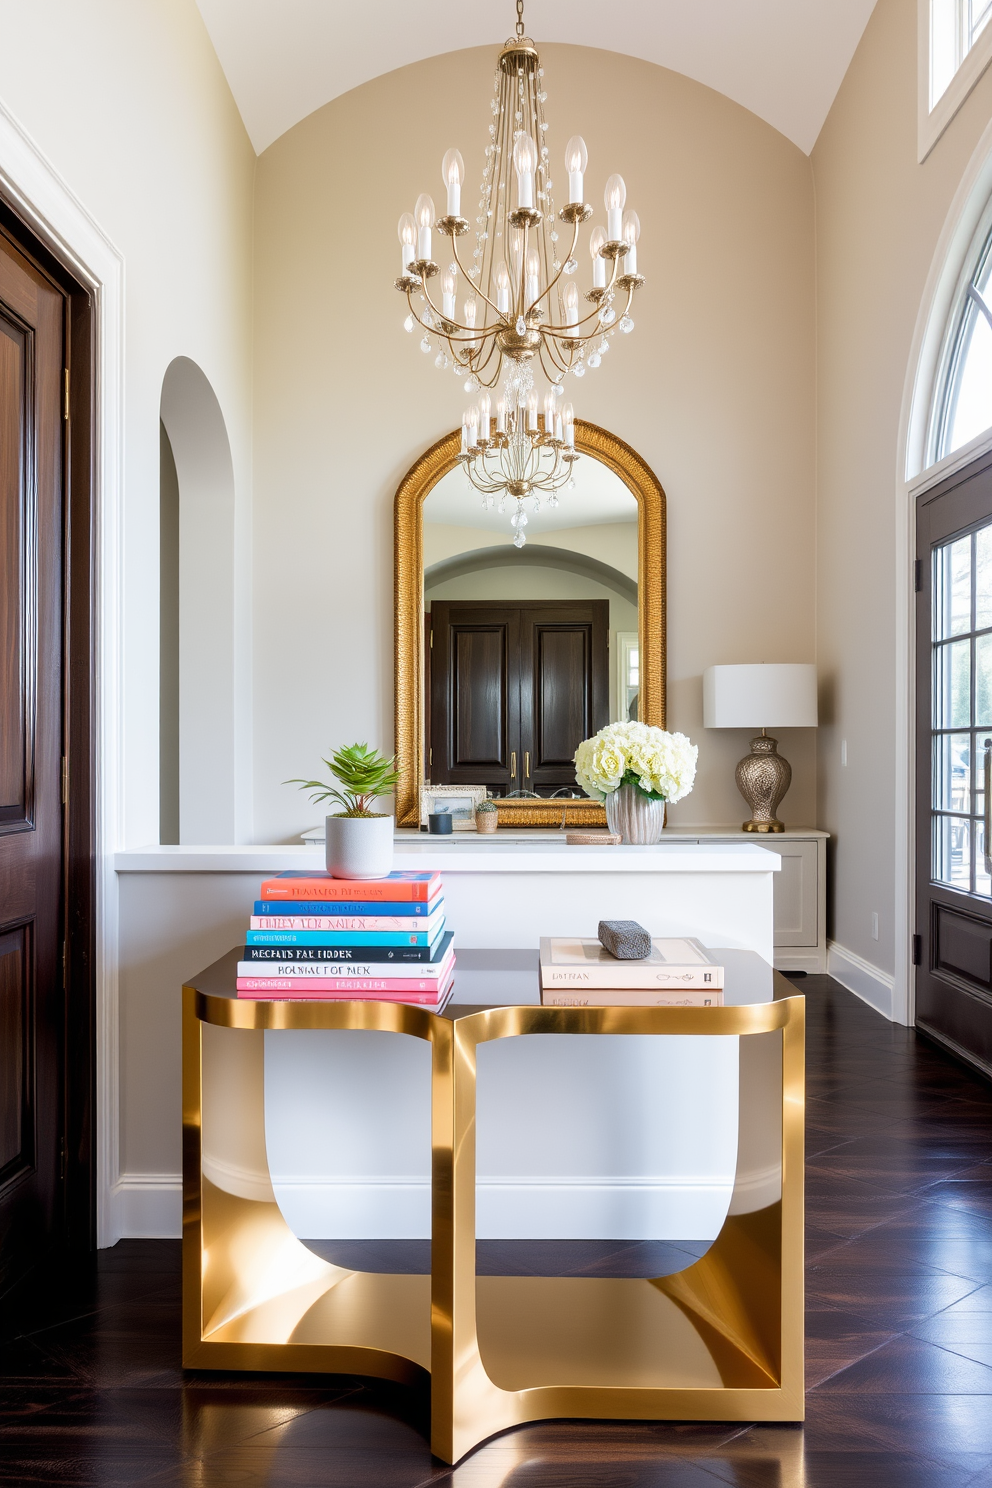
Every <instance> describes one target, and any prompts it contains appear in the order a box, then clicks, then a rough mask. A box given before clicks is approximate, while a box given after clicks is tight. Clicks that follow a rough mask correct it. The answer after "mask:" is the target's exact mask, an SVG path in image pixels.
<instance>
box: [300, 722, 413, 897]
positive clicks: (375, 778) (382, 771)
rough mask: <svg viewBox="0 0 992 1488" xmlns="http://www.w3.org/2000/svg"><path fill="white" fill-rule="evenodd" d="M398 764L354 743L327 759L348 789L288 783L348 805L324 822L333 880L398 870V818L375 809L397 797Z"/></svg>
mask: <svg viewBox="0 0 992 1488" xmlns="http://www.w3.org/2000/svg"><path fill="white" fill-rule="evenodd" d="M394 762H395V761H394V760H393V759H386V758H385V756H384V755H381V754H379V753H378V751H377V750H375V749H370V748H369V747H368V745H367V744H349V745H347V746H346V747H345V748H343V749H339V750H338V751H337V753H336V754H334V755H332V756H331V758H330V759H329V760H326V759H325V761H324V764H325V765H326V766H327V768H328V769H329V770H330V772H331V774H332V775H333V776H334V778H335V780H337V781H338V782H339V783H340V785H341V786H342V787H343V789H341V790H339V789H338V788H337V786H334V785H328V784H326V783H325V782H324V781H323V780H287V781H286V782H285V783H286V785H298V786H299V787H300V789H301V790H308V791H311V792H312V794H311V796H310V799H311V801H315V802H316V801H336V802H337V803H338V805H339V806H343V807H344V810H343V811H336V812H335V813H334V814H333V815H332V816H328V817H325V819H324V832H325V837H324V854H325V859H326V862H327V871H328V873H330V874H331V875H332V877H334V878H385V877H386V874H387V873H388V872H389V870H390V868H391V867H392V865H393V824H394V817H393V814H392V813H391V812H390V813H389V814H388V815H387V814H386V813H384V812H380V811H373V810H372V805H373V803H374V802H375V801H376V800H377V799H378V798H379V797H380V796H388V795H391V794H392V791H393V787H394V786H395V785H396V782H397V781H398V780H399V775H398V774H396V772H395V771H394V770H393V764H394Z"/></svg>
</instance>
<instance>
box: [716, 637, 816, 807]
mask: <svg viewBox="0 0 992 1488" xmlns="http://www.w3.org/2000/svg"><path fill="white" fill-rule="evenodd" d="M703 724H704V726H705V727H706V728H760V730H761V733H760V734H758V735H757V737H756V738H754V739H752V740H751V753H750V754H746V755H745V756H744V758H743V759H742V760H741V761H740V762H739V764H738V766H737V771H736V780H737V789H738V790H739V791H740V793H741V795H742V796H743V797H744V799H745V801H746V802H747V804H748V805H749V806H750V808H751V820H750V821H746V822H744V824H743V830H744V831H745V832H784V831H785V824H784V823H783V822H780V821H779V819H778V817H777V816H776V815H775V813H776V811H777V810H778V807H779V803H780V802H781V800H782V797H783V796H784V795H785V793H786V791H787V790H788V789H789V786H790V785H791V784H792V766H791V765H790V764H789V761H788V760H787V759H783V758H782V756H781V755H780V754H779V752H778V740H777V739H773V738H771V736H770V735H769V734H767V733H766V732H765V730H766V729H770V728H815V727H816V667H815V666H809V665H806V664H805V663H803V664H799V665H793V664H791V663H790V664H788V665H770V664H768V663H758V664H756V665H750V666H712V667H707V668H706V670H705V672H704V673H703Z"/></svg>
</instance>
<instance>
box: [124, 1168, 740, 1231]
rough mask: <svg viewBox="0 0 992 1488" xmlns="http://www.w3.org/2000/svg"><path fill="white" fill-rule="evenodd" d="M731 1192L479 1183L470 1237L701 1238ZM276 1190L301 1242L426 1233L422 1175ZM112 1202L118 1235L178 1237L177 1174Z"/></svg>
mask: <svg viewBox="0 0 992 1488" xmlns="http://www.w3.org/2000/svg"><path fill="white" fill-rule="evenodd" d="M739 1186H740V1185H739ZM732 1189H733V1180H732V1179H730V1178H727V1179H726V1180H723V1181H721V1180H716V1181H714V1180H713V1179H712V1178H709V1177H707V1178H678V1179H673V1178H667V1177H666V1178H657V1179H656V1178H650V1177H649V1178H644V1177H636V1178H624V1177H620V1178H617V1177H613V1176H609V1177H593V1178H582V1179H575V1178H558V1177H554V1178H547V1177H539V1178H529V1177H528V1178H521V1179H486V1178H481V1179H480V1180H479V1184H478V1210H477V1223H478V1234H479V1236H480V1238H482V1239H493V1240H497V1239H508V1240H518V1239H521V1240H522V1239H551V1240H558V1239H577V1240H583V1239H589V1240H601V1239H604V1238H608V1239H614V1240H710V1239H713V1238H714V1237H715V1236H716V1235H717V1234H718V1232H719V1230H720V1227H721V1225H722V1224H723V1221H724V1218H725V1217H726V1214H727V1209H728V1205H729V1203H730V1197H731V1191H732ZM276 1191H277V1194H278V1198H279V1204H280V1207H281V1209H282V1211H283V1213H284V1215H285V1216H286V1220H287V1222H288V1223H289V1225H290V1226H291V1228H292V1229H293V1230H294V1231H295V1233H296V1234H297V1235H306V1236H307V1237H308V1238H310V1239H320V1238H324V1237H327V1238H334V1239H339V1240H354V1239H365V1238H373V1239H380V1240H387V1239H419V1238H427V1237H428V1236H429V1235H430V1182H429V1180H428V1179H427V1178H426V1177H425V1178H423V1179H420V1180H418V1179H413V1180H411V1179H409V1178H393V1177H388V1178H376V1179H372V1180H358V1181H356V1180H354V1179H349V1180H347V1181H335V1180H331V1181H328V1180H327V1179H324V1178H322V1179H320V1180H319V1181H316V1182H299V1181H294V1182H291V1183H280V1182H278V1181H277V1183H276ZM115 1206H116V1214H117V1225H118V1233H119V1234H120V1235H121V1236H122V1237H130V1238H140V1239H158V1238H161V1239H175V1238H178V1237H179V1236H180V1235H181V1234H182V1179H181V1178H180V1176H179V1174H172V1173H127V1174H125V1175H124V1176H123V1177H122V1179H121V1181H120V1183H119V1184H118V1185H117V1189H116V1193H115Z"/></svg>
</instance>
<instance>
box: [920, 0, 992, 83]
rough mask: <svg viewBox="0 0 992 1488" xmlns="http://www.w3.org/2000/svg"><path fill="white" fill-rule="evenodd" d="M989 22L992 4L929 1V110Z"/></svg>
mask: <svg viewBox="0 0 992 1488" xmlns="http://www.w3.org/2000/svg"><path fill="white" fill-rule="evenodd" d="M990 19H992V0H930V108H931V110H932V109H933V108H934V105H935V104H937V103H938V102H939V100H940V99H941V98H943V96H944V94H945V93H946V92H947V90H948V88H949V87H950V86H951V83H952V82H953V80H954V78H955V76H956V74H957V72H958V71H959V69H960V67H961V64H962V62H963V61H964V59H965V57H967V55H968V53H969V52H970V51H971V49H972V47H973V46H974V45H975V42H976V41H977V40H978V38H979V36H980V35H981V34H982V32H983V31H984V30H985V27H986V26H987V25H988V23H989V20H990Z"/></svg>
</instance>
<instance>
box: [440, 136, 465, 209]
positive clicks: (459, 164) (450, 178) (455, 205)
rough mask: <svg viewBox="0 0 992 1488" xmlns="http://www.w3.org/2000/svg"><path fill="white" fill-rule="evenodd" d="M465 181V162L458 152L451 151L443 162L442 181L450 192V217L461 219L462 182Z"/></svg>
mask: <svg viewBox="0 0 992 1488" xmlns="http://www.w3.org/2000/svg"><path fill="white" fill-rule="evenodd" d="M464 179H465V162H464V160H463V159H462V157H461V153H460V151H458V150H449V151H448V152H447V154H446V155H445V157H444V159H443V160H442V161H441V180H442V181H443V182H444V184H445V187H446V188H447V192H448V216H449V217H460V216H461V209H462V182H463V181H464Z"/></svg>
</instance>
